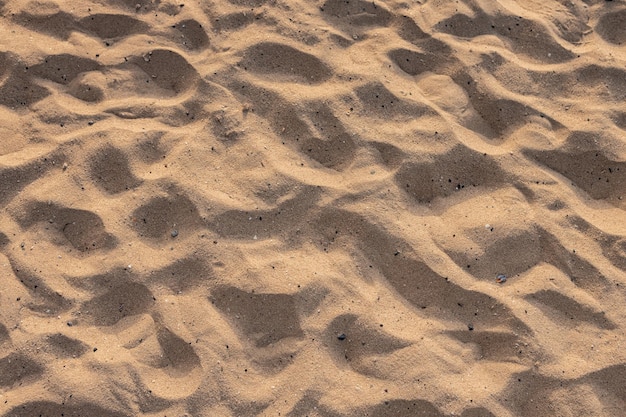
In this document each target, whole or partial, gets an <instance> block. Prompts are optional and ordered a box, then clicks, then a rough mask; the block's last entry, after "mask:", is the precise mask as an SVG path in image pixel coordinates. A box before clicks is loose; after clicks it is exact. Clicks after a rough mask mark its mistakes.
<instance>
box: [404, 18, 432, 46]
mask: <svg viewBox="0 0 626 417" xmlns="http://www.w3.org/2000/svg"><path fill="white" fill-rule="evenodd" d="M397 25H398V35H400V37H401V38H402V39H404V40H405V41H407V42H416V41H420V40H422V39H426V38H429V37H430V35H428V34H427V33H425V32H424V31H423V30H422V29H421V28H420V27H419V26H418V25H417V23H415V20H413V19H411V18H410V17H409V16H400V17H398V18H397Z"/></svg>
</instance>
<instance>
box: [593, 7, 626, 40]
mask: <svg viewBox="0 0 626 417" xmlns="http://www.w3.org/2000/svg"><path fill="white" fill-rule="evenodd" d="M596 32H597V33H598V34H599V35H600V36H601V37H602V39H604V40H605V41H607V42H610V43H613V44H615V45H622V44H624V43H625V42H626V9H622V10H618V11H616V12H609V13H605V14H603V15H602V16H601V17H600V19H599V20H598V24H597V25H596Z"/></svg>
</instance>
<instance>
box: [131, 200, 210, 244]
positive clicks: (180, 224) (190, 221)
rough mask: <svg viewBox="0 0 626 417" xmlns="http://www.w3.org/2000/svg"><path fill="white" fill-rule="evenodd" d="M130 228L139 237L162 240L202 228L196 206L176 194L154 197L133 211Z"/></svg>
mask: <svg viewBox="0 0 626 417" xmlns="http://www.w3.org/2000/svg"><path fill="white" fill-rule="evenodd" d="M131 219H132V227H133V228H134V229H135V231H136V232H137V233H138V234H139V235H140V236H145V237H148V238H150V239H164V238H167V237H175V236H172V233H174V231H176V232H177V233H176V236H178V235H180V234H181V233H182V232H190V231H195V230H197V229H198V228H202V227H204V222H203V220H202V218H201V217H200V214H199V213H198V209H197V208H196V205H195V204H194V203H193V202H192V201H191V200H189V199H188V198H187V197H186V196H184V195H180V194H176V195H171V196H168V197H154V198H153V199H151V200H150V201H148V202H147V203H146V204H144V205H142V206H140V207H138V208H137V209H135V211H133V214H132V216H131Z"/></svg>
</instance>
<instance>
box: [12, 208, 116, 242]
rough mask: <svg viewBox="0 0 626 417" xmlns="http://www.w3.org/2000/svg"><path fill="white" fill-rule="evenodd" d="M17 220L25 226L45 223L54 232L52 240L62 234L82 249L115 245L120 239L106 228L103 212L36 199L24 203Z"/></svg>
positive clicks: (45, 226) (44, 226)
mask: <svg viewBox="0 0 626 417" xmlns="http://www.w3.org/2000/svg"><path fill="white" fill-rule="evenodd" d="M18 222H19V224H20V226H21V227H22V228H30V227H32V226H34V225H35V224H42V227H43V228H44V229H45V230H50V231H51V232H52V237H53V240H56V239H54V237H55V235H57V236H58V235H60V236H62V237H63V238H64V240H65V241H66V242H69V243H70V244H71V245H72V247H74V248H75V249H77V250H79V251H81V252H87V251H92V250H98V249H112V248H114V247H116V246H117V239H115V237H113V235H110V234H109V233H107V232H106V230H105V228H104V223H103V222H102V219H101V218H100V216H98V215H97V214H95V213H93V212H91V211H87V210H79V209H72V208H68V207H63V206H60V205H57V204H47V203H44V202H40V201H35V202H31V203H29V204H27V205H26V206H25V207H24V209H23V211H21V212H20V214H19V217H18ZM55 232H56V233H55ZM56 243H57V244H62V243H63V242H62V241H57V242H56Z"/></svg>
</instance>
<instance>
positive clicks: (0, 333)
mask: <svg viewBox="0 0 626 417" xmlns="http://www.w3.org/2000/svg"><path fill="white" fill-rule="evenodd" d="M9 341H11V336H9V331H8V330H7V328H6V326H5V325H4V324H2V323H0V345H2V344H3V343H6V342H9Z"/></svg>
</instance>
